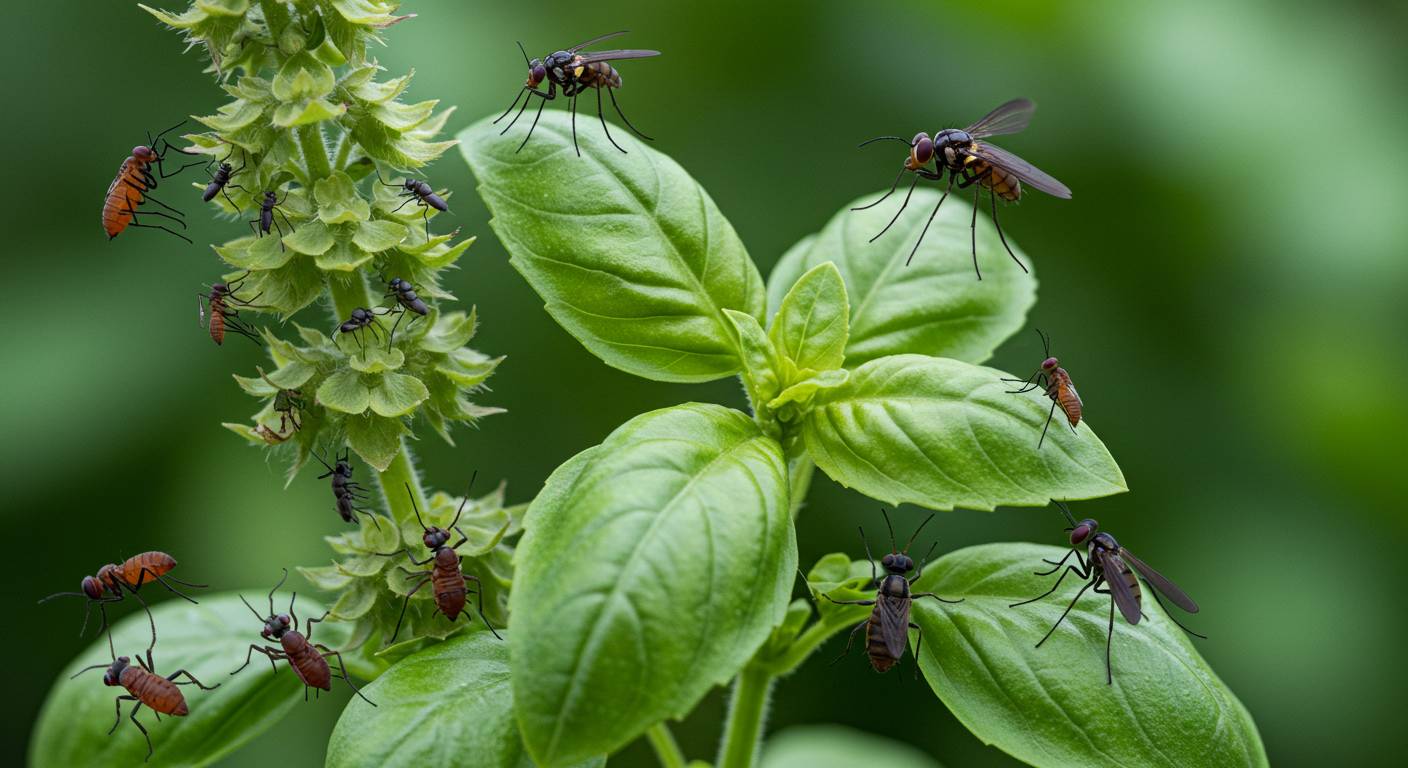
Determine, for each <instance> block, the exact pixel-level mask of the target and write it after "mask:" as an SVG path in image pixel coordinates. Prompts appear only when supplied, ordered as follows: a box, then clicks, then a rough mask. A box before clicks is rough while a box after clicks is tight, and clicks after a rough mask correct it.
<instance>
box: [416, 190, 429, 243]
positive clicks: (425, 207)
mask: <svg viewBox="0 0 1408 768" xmlns="http://www.w3.org/2000/svg"><path fill="white" fill-rule="evenodd" d="M416 205H418V206H420V207H421V208H422V210H421V212H420V218H421V221H424V222H425V241H426V242H427V243H428V242H430V204H429V203H427V202H425V201H424V200H417V201H416Z"/></svg>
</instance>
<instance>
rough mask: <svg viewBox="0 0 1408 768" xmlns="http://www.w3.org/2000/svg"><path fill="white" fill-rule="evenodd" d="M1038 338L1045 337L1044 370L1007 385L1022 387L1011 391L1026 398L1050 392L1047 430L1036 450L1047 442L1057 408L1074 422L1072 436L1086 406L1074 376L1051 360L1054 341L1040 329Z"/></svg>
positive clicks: (1043, 340) (1037, 442)
mask: <svg viewBox="0 0 1408 768" xmlns="http://www.w3.org/2000/svg"><path fill="white" fill-rule="evenodd" d="M1036 335H1037V336H1039V337H1041V343H1042V346H1043V347H1044V348H1045V349H1046V359H1045V360H1043V361H1041V367H1040V368H1038V369H1036V372H1035V373H1033V374H1032V375H1031V376H1028V377H1027V378H1026V379H1003V381H1011V382H1019V383H1021V384H1022V386H1021V387H1020V388H1018V389H1014V390H1010V391H1009V393H1010V394H1022V393H1024V392H1030V391H1032V390H1033V389H1037V388H1038V387H1041V388H1044V389H1045V390H1046V396H1047V397H1049V398H1051V411H1050V412H1049V413H1047V414H1046V426H1044V427H1042V428H1041V439H1039V440H1037V441H1036V447H1038V448H1040V447H1041V444H1042V443H1043V442H1045V440H1046V430H1047V429H1048V428H1049V427H1050V426H1051V418H1052V417H1053V416H1055V415H1056V406H1058V405H1059V406H1061V412H1062V413H1064V414H1065V415H1066V420H1067V421H1069V422H1070V424H1071V431H1072V432H1074V431H1076V426H1077V425H1078V424H1080V417H1081V412H1082V411H1083V410H1084V407H1085V406H1084V404H1083V403H1081V401H1080V395H1079V394H1078V393H1077V392H1076V385H1075V384H1072V383H1071V375H1070V374H1069V373H1066V369H1065V368H1062V367H1061V361H1060V360H1057V359H1056V358H1054V357H1052V356H1051V337H1050V336H1047V335H1046V334H1044V333H1042V332H1041V329H1040V328H1038V329H1036Z"/></svg>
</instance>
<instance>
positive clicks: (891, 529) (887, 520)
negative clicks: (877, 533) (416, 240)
mask: <svg viewBox="0 0 1408 768" xmlns="http://www.w3.org/2000/svg"><path fill="white" fill-rule="evenodd" d="M880 514H881V515H882V516H883V517H884V518H885V528H886V530H888V531H889V532H890V551H891V552H898V551H899V550H898V549H896V548H895V527H894V526H893V525H890V513H889V512H886V511H885V508H884V507H881V508H880Z"/></svg>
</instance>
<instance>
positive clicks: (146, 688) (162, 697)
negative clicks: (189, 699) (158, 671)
mask: <svg viewBox="0 0 1408 768" xmlns="http://www.w3.org/2000/svg"><path fill="white" fill-rule="evenodd" d="M121 682H122V687H123V688H126V689H127V692H128V693H130V694H132V695H133V696H135V697H137V700H138V701H140V702H142V703H143V704H145V705H147V706H148V707H151V708H152V710H153V711H156V712H160V713H161V714H163V715H175V716H177V717H180V716H182V715H185V714H187V712H189V710H188V709H187V708H186V697H185V696H183V695H181V689H180V688H177V687H176V684H175V683H173V682H171V681H170V680H167V679H166V678H164V677H161V676H160V675H154V674H152V673H151V672H148V671H147V670H145V669H142V668H141V667H127V668H126V669H124V670H122V680H121Z"/></svg>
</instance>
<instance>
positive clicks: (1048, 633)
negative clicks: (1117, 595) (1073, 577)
mask: <svg viewBox="0 0 1408 768" xmlns="http://www.w3.org/2000/svg"><path fill="white" fill-rule="evenodd" d="M1062 575H1064V574H1062ZM1094 583H1095V582H1094V581H1087V582H1086V583H1085V586H1083V587H1081V588H1080V591H1079V592H1077V593H1076V596H1075V597H1073V598H1071V604H1070V605H1068V606H1066V610H1064V611H1062V612H1061V618H1059V619H1057V620H1056V623H1055V624H1052V625H1051V629H1048V630H1046V635H1045V636H1043V637H1042V638H1041V640H1039V641H1037V644H1036V647H1038V648H1040V647H1041V644H1042V643H1044V642H1046V640H1047V638H1049V637H1051V633H1052V632H1055V631H1056V628H1057V627H1059V626H1061V622H1063V621H1065V620H1066V615H1067V614H1069V613H1070V612H1071V609H1072V608H1074V607H1076V601H1078V600H1080V596H1081V595H1083V594H1085V590H1087V589H1090V586H1091V585H1092V584H1094Z"/></svg>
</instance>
